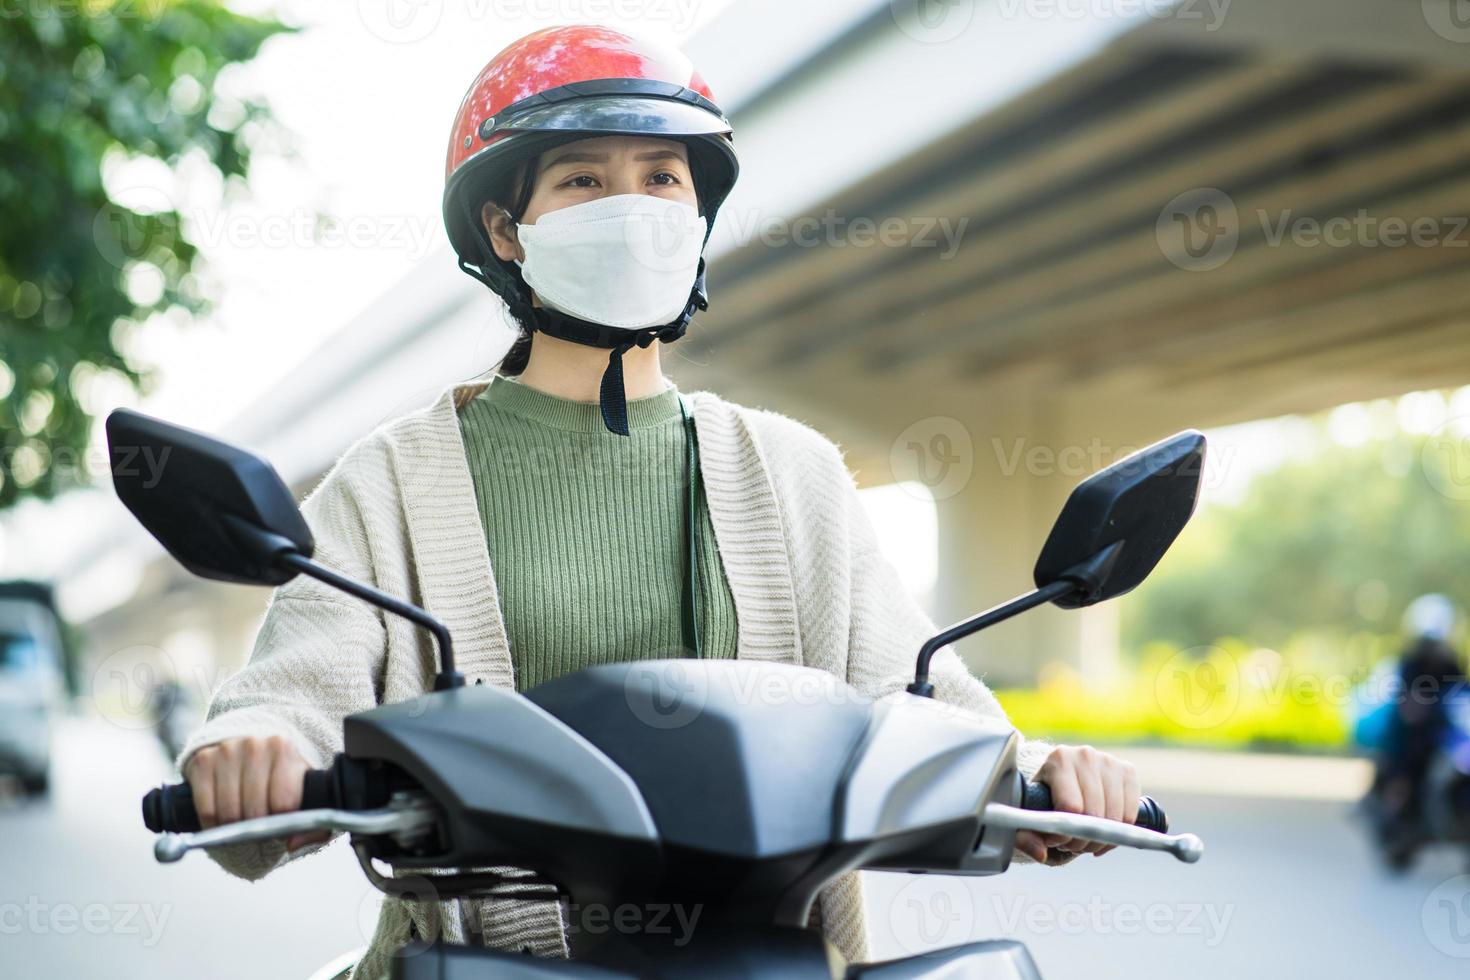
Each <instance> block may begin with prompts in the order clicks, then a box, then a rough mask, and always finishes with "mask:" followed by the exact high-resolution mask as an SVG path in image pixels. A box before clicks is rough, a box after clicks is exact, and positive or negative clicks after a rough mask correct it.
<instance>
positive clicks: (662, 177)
mask: <svg viewBox="0 0 1470 980" xmlns="http://www.w3.org/2000/svg"><path fill="white" fill-rule="evenodd" d="M648 179H649V180H651V181H653V182H654V183H657V184H677V183H679V177H678V175H676V174H673V173H670V172H669V171H667V170H660V171H659V172H658V173H656V174H654V175H653V176H652V177H650V178H648Z"/></svg>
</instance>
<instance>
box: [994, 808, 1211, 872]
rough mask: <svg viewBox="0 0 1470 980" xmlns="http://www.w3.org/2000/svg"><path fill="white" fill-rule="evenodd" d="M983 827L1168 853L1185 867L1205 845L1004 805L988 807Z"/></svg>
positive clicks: (1183, 837)
mask: <svg viewBox="0 0 1470 980" xmlns="http://www.w3.org/2000/svg"><path fill="white" fill-rule="evenodd" d="M985 824H986V826H989V827H1006V828H1009V829H1011V830H1032V831H1036V832H1037V833H1041V834H1062V835H1064V836H1066V837H1080V838H1082V839H1084V840H1090V841H1096V842H1098V843H1099V844H1117V845H1119V846H1121V847H1133V848H1137V849H1138V850H1141V851H1167V852H1168V853H1170V854H1172V855H1174V856H1175V857H1176V858H1178V859H1179V860H1181V861H1183V862H1184V863H1185V864H1193V863H1194V862H1196V861H1198V860H1199V859H1200V858H1201V857H1202V856H1203V855H1204V853H1205V844H1204V841H1202V840H1200V839H1199V838H1198V837H1196V836H1195V835H1194V834H1161V833H1158V832H1157V831H1153V830H1144V829H1143V828H1142V827H1135V826H1133V825H1132V824H1126V823H1120V822H1118V821H1116V820H1106V819H1104V818H1102V817H1084V816H1082V815H1081V814H1079V813H1063V812H1062V811H1060V810H1023V809H1021V808H1020V807H1017V806H1007V805H1006V804H1004V803H987V804H986V806H985Z"/></svg>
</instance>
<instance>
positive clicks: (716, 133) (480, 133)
mask: <svg viewBox="0 0 1470 980" xmlns="http://www.w3.org/2000/svg"><path fill="white" fill-rule="evenodd" d="M592 136H658V137H662V138H666V139H673V140H678V141H680V142H682V143H684V144H685V145H686V146H687V147H688V149H689V160H690V169H691V171H692V173H693V176H694V184H695V190H696V192H697V193H698V196H699V204H700V209H701V211H702V213H703V214H704V216H705V217H706V218H707V219H708V223H709V227H710V228H713V227H714V220H715V213H716V212H717V211H718V210H719V207H720V204H721V203H722V202H723V201H724V199H725V197H726V195H727V194H729V192H730V188H731V187H732V186H733V185H734V183H735V177H736V174H737V173H738V172H739V166H738V163H737V160H736V157H735V147H734V144H733V142H732V140H731V135H730V123H729V120H727V119H726V118H725V115H724V113H723V112H721V111H720V107H719V106H718V105H716V104H715V102H714V97H713V96H712V95H711V93H710V90H709V86H707V85H706V84H705V83H704V80H703V79H702V78H700V77H699V73H698V72H696V71H695V70H694V67H693V65H691V64H690V62H689V59H688V58H686V57H685V56H684V54H683V53H682V52H680V51H678V50H676V49H674V48H670V47H666V46H663V45H658V44H653V43H650V42H648V41H643V40H639V39H637V38H633V37H630V36H628V35H627V34H623V33H620V32H618V31H614V30H609V29H607V28H605V27H591V26H586V25H578V26H572V27H551V28H547V29H545V30H540V31H536V32H535V33H533V34H527V35H526V36H525V37H523V38H521V39H520V40H519V41H516V42H514V43H513V44H511V45H510V46H509V47H507V48H506V49H505V50H503V51H501V52H500V53H499V54H497V55H496V56H495V57H494V58H492V59H490V63H489V64H488V65H486V66H485V68H484V69H483V70H482V71H481V72H480V74H479V75H478V76H477V77H476V78H475V81H474V84H472V85H471V86H470V90H469V91H468V92H466V93H465V97H464V101H463V102H461V103H460V106H459V112H458V114H456V116H455V118H454V129H453V130H452V131H451V133H450V135H449V153H448V158H447V159H446V161H445V167H444V178H445V185H444V224H445V227H446V228H447V230H448V232H449V240H450V242H451V243H452V244H453V245H454V250H455V251H456V252H457V253H458V254H459V256H460V258H461V260H463V262H466V263H469V264H471V265H478V266H483V267H485V268H484V272H485V273H486V275H487V276H488V277H489V278H490V279H491V283H490V284H491V286H492V287H493V288H495V290H496V292H499V293H501V295H505V293H504V292H503V288H502V287H503V285H504V283H502V282H499V281H497V280H500V279H501V278H502V277H501V276H500V275H498V274H497V273H499V272H503V271H505V270H503V269H496V268H495V267H496V266H499V265H500V263H498V262H496V261H494V260H493V255H491V254H488V253H487V248H488V243H487V242H486V241H485V240H484V232H483V228H482V226H481V225H480V207H481V205H482V204H483V203H484V200H485V197H486V189H487V187H489V186H491V185H493V183H494V182H495V181H496V180H497V179H498V178H503V177H504V176H505V175H506V174H507V173H508V172H509V169H510V168H512V167H514V166H516V165H517V164H519V163H520V161H522V160H524V159H526V158H527V157H529V156H533V155H535V154H537V153H540V152H542V151H544V150H546V149H548V148H550V147H551V146H553V145H555V144H556V143H563V142H568V141H571V140H578V139H586V138H588V137H592ZM515 217H517V218H519V217H520V216H519V215H515ZM706 240H708V234H706ZM514 278H516V279H518V278H519V277H514Z"/></svg>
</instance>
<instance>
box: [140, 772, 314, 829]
mask: <svg viewBox="0 0 1470 980" xmlns="http://www.w3.org/2000/svg"><path fill="white" fill-rule="evenodd" d="M333 776H334V771H333V770H331V769H308V770H307V771H306V776H305V778H304V779H303V780H302V782H301V809H303V810H323V809H329V808H333V807H336V806H338V805H340V795H341V794H340V793H338V790H337V785H336V781H335V779H334V778H333ZM143 826H145V827H147V828H148V829H149V830H150V831H152V832H153V833H155V834H190V833H193V832H195V831H197V830H199V829H200V828H199V814H198V813H197V812H196V811H195V810H194V790H193V789H192V787H190V786H189V784H188V783H174V784H173V785H172V786H160V787H158V788H157V789H153V790H149V791H148V794H147V795H146V796H144V797H143Z"/></svg>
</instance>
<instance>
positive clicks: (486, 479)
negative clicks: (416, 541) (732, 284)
mask: <svg viewBox="0 0 1470 980" xmlns="http://www.w3.org/2000/svg"><path fill="white" fill-rule="evenodd" d="M678 397H679V396H678V392H677V391H676V390H675V389H674V388H672V387H670V388H668V389H667V390H665V391H663V392H661V393H659V394H657V395H652V396H650V397H648V398H639V399H634V400H632V401H630V402H628V428H629V431H630V433H631V434H630V435H629V436H626V437H625V436H618V435H614V434H612V433H610V432H608V431H607V430H606V429H605V428H604V427H603V424H602V415H601V411H600V410H599V408H598V406H597V404H596V403H589V402H577V401H570V400H568V399H564V398H559V397H557V396H555V395H550V394H547V393H546V392H543V391H538V390H537V389H535V388H531V387H529V386H527V385H523V384H520V383H519V382H514V381H510V380H508V379H498V380H497V381H496V382H495V383H494V384H492V385H490V386H489V387H488V388H486V389H485V391H484V392H482V393H481V394H480V395H479V396H477V397H476V398H475V399H474V400H473V401H472V402H470V404H468V405H466V406H465V408H464V410H463V411H462V412H461V413H460V429H461V431H462V433H463V435H464V443H465V455H466V457H467V459H468V462H469V469H470V477H471V479H472V480H473V482H474V486H475V497H476V501H477V503H478V505H479V510H480V521H481V525H482V526H483V528H484V530H485V537H486V540H487V541H488V543H489V547H490V561H491V565H492V567H493V568H494V569H495V584H496V587H497V589H498V590H499V593H500V604H501V614H502V616H503V618H504V620H505V625H506V630H507V632H508V634H509V641H510V654H511V662H512V664H513V666H514V669H515V684H516V689H517V690H525V689H527V688H530V687H534V686H535V685H537V684H539V683H541V682H542V681H546V680H550V679H552V678H553V677H558V676H560V675H562V674H565V673H568V672H570V671H574V670H579V669H581V668H583V667H591V666H594V665H597V664H607V663H616V662H619V661H625V660H651V659H658V658H663V657H681V656H686V655H687V654H686V652H685V650H684V647H683V632H682V619H681V614H682V603H683V581H684V579H683V576H684V562H685V557H684V552H685V544H684V540H685V539H684V511H685V508H686V507H687V500H688V496H687V494H688V484H687V482H686V480H687V474H686V470H687V469H688V462H687V458H686V455H685V448H684V423H683V417H682V415H681V414H680V412H679V401H678ZM699 514H700V520H699V557H700V574H699V585H700V595H699V601H698V611H699V622H700V643H701V645H702V647H703V653H704V656H706V657H734V656H735V649H736V622H735V601H734V598H733V597H732V596H731V593H730V586H729V584H728V582H727V581H726V579H725V573H724V569H723V568H722V566H721V564H720V559H719V554H718V552H717V550H716V547H715V535H714V527H713V525H712V524H711V523H710V518H709V508H708V507H706V506H705V504H704V501H703V498H702V496H701V499H700V504H699Z"/></svg>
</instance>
